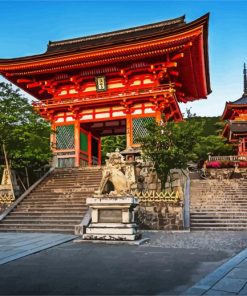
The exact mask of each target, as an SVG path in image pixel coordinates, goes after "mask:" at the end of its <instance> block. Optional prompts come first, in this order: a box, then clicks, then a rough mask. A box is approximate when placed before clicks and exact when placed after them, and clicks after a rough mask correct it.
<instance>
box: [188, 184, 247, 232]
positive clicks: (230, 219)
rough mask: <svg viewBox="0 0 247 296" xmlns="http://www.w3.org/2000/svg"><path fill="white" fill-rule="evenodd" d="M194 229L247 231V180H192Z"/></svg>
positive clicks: (191, 210) (191, 199) (192, 225)
mask: <svg viewBox="0 0 247 296" xmlns="http://www.w3.org/2000/svg"><path fill="white" fill-rule="evenodd" d="M190 224H191V230H247V180H246V179H231V180H191V192H190Z"/></svg>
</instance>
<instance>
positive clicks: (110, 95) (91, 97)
mask: <svg viewBox="0 0 247 296" xmlns="http://www.w3.org/2000/svg"><path fill="white" fill-rule="evenodd" d="M173 88H174V84H173V83H171V84H164V85H161V86H157V87H148V88H141V89H140V88H133V89H129V90H121V89H119V91H114V92H105V93H94V94H88V95H87V94H84V95H82V94H78V95H77V96H75V95H73V96H71V97H69V98H68V97H67V98H63V97H62V96H61V97H56V98H53V99H49V100H42V101H39V102H37V101H33V102H32V104H33V106H34V107H37V108H42V107H47V106H49V107H50V106H53V105H67V104H71V103H79V104H87V103H91V102H97V101H102V100H119V99H122V98H125V99H126V98H133V97H136V96H147V95H154V94H160V93H163V92H165V91H169V90H170V89H173Z"/></svg>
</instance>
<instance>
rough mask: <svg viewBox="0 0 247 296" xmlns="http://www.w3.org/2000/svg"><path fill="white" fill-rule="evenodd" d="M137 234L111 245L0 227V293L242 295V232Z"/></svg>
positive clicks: (246, 259)
mask: <svg viewBox="0 0 247 296" xmlns="http://www.w3.org/2000/svg"><path fill="white" fill-rule="evenodd" d="M143 236H144V237H149V238H150V239H151V240H150V241H149V242H147V243H145V244H144V245H141V246H128V245H126V246H124V245H123V246H122V245H119V246H114V245H112V246H111V245H104V244H90V243H86V244H85V243H83V244H80V243H73V241H71V240H72V239H73V238H74V237H75V236H68V235H61V234H38V233H35V234H31V233H0V263H1V265H0V295H6V294H7V295H180V294H182V295H247V249H246V248H247V232H246V231H238V232H237V231H234V232H227V231H224V232H223V231H219V232H218V231H217V232H215V231H214V232H209V231H197V232H180V233H179V232H176V233H175V232H174V233H172V232H145V233H144V234H143ZM66 241H68V242H67V243H64V244H63V242H66ZM52 246H54V247H53V248H51V247H52ZM40 250H43V251H42V252H39V251H40ZM239 252H240V253H239ZM33 253H36V254H33ZM29 254H31V256H27V255H29ZM23 256H25V258H21V257H23ZM18 258H20V259H19V260H16V259H18ZM10 261H12V262H10ZM3 263H8V264H3ZM13 283H14V284H13Z"/></svg>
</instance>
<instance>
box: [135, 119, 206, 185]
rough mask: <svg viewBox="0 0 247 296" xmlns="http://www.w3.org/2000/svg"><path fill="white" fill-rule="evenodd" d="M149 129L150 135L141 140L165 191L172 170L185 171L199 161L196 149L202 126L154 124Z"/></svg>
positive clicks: (191, 124) (178, 123)
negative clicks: (191, 162) (192, 161)
mask: <svg viewBox="0 0 247 296" xmlns="http://www.w3.org/2000/svg"><path fill="white" fill-rule="evenodd" d="M147 129H148V134H147V135H146V136H145V137H142V138H140V139H139V141H140V143H141V145H142V151H143V155H144V158H145V159H149V160H151V161H152V162H153V164H154V168H155V170H156V172H157V174H158V177H159V179H160V180H161V188H162V189H165V183H166V181H167V179H168V176H169V175H170V170H171V169H173V168H177V169H185V168H186V167H187V163H188V162H189V161H191V160H196V159H197V156H196V154H195V153H194V147H195V145H196V143H197V142H198V141H199V137H200V134H201V131H202V124H201V123H199V124H198V123H197V122H191V121H184V122H177V123H175V122H167V123H164V124H163V125H158V124H156V123H152V124H149V125H148V126H147Z"/></svg>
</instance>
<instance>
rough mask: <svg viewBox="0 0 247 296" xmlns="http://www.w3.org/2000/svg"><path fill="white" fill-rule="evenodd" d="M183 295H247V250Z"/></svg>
mask: <svg viewBox="0 0 247 296" xmlns="http://www.w3.org/2000/svg"><path fill="white" fill-rule="evenodd" d="M183 295H247V249H245V250H243V251H242V252H240V253H239V254H238V255H236V256H235V257H233V258H232V259H230V260H229V261H228V262H226V263H225V264H223V265H222V266H220V267H219V268H217V269H216V270H215V271H213V272H212V273H210V274H209V275H208V276H206V277H205V278H204V279H202V280H201V281H199V282H198V283H197V284H195V285H194V286H193V287H191V288H190V289H188V290H187V291H185V292H184V293H183Z"/></svg>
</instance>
